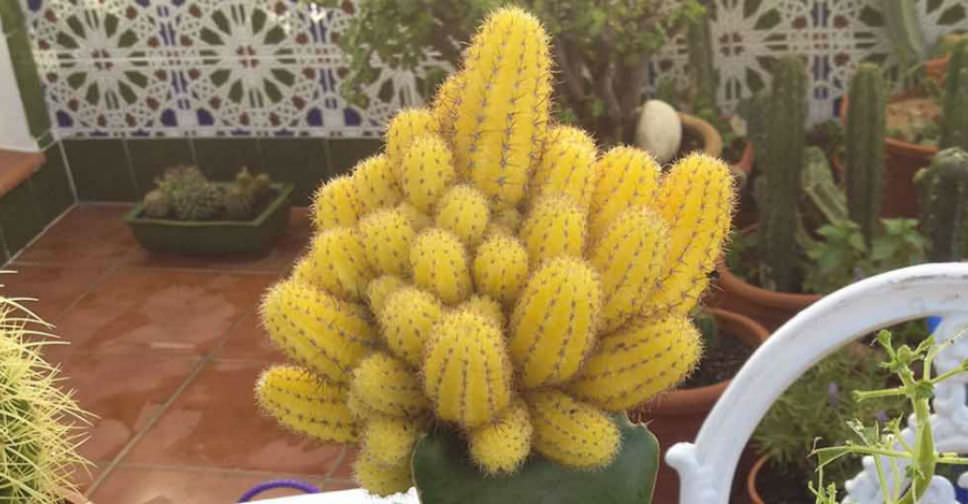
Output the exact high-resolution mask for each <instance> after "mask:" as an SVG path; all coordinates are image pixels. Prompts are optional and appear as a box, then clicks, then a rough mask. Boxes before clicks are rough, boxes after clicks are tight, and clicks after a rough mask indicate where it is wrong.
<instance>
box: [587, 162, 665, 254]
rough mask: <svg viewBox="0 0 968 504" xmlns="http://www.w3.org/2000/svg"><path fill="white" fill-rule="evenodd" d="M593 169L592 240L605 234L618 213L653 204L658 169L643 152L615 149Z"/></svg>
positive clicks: (590, 220) (659, 168)
mask: <svg viewBox="0 0 968 504" xmlns="http://www.w3.org/2000/svg"><path fill="white" fill-rule="evenodd" d="M595 169H596V171H597V172H598V175H597V177H598V184H597V185H596V186H595V191H594V193H593V194H592V205H591V215H590V216H589V224H590V226H591V230H590V235H591V237H592V241H596V240H597V239H598V237H599V236H600V235H601V233H603V232H605V230H606V229H607V228H608V225H609V224H611V223H612V220H613V219H614V218H615V217H616V216H618V214H620V213H621V212H622V210H625V209H626V208H629V207H632V206H645V207H647V206H650V205H653V204H654V199H655V197H656V191H657V190H658V187H659V173H660V170H661V167H660V166H659V164H658V163H656V162H655V160H654V159H652V156H650V155H649V154H648V153H647V152H645V151H643V150H640V149H635V148H632V147H615V148H613V149H612V150H610V151H608V152H607V153H606V154H605V155H604V156H602V159H601V160H599V162H598V164H597V165H596V167H595Z"/></svg>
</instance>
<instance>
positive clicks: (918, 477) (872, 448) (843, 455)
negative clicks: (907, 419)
mask: <svg viewBox="0 0 968 504" xmlns="http://www.w3.org/2000/svg"><path fill="white" fill-rule="evenodd" d="M877 341H878V343H879V344H880V345H881V347H882V348H883V355H884V357H885V359H884V361H883V362H882V363H881V364H880V368H881V369H883V370H886V371H889V372H890V373H891V374H893V375H894V376H895V378H896V380H897V381H898V382H900V385H899V386H895V387H890V386H888V384H886V383H882V384H880V385H877V386H875V387H872V390H855V391H854V392H853V393H852V394H851V399H852V400H853V401H856V402H857V403H858V404H862V405H871V404H878V403H880V402H881V401H885V400H888V401H903V402H907V403H908V405H909V407H910V410H911V411H913V413H914V420H913V423H910V424H909V427H910V428H912V429H913V430H914V435H913V436H912V438H911V439H913V442H907V441H905V438H904V436H902V435H901V429H902V427H901V425H902V422H903V416H901V415H898V416H895V417H894V418H893V420H890V421H888V422H880V423H871V422H869V418H868V417H864V416H862V415H858V416H853V417H848V418H846V419H844V420H842V421H841V422H840V424H841V426H840V427H841V428H846V429H847V430H848V432H845V434H848V435H845V436H843V437H840V438H838V439H840V440H841V441H840V442H842V443H843V444H840V445H836V446H824V447H820V448H817V449H815V450H813V452H812V456H813V457H814V458H815V461H816V462H815V463H816V467H817V475H818V481H819V482H818V484H817V485H813V484H812V483H811V489H812V491H813V492H814V494H815V495H816V502H817V503H823V504H827V503H833V502H836V501H837V500H836V498H837V484H836V483H831V484H826V485H825V484H824V483H823V481H824V480H825V479H828V480H833V481H844V480H845V478H844V476H843V475H842V474H839V473H835V474H834V475H833V476H832V477H829V478H828V476H830V475H831V472H832V468H834V467H837V466H838V465H840V464H843V462H844V461H845V460H850V459H851V458H853V457H856V456H868V455H869V456H874V464H875V467H876V468H877V476H878V480H879V482H880V487H881V491H882V494H883V502H884V504H913V503H915V502H919V501H920V500H921V497H922V496H923V495H924V493H925V492H926V491H927V489H928V485H929V483H930V482H931V478H932V477H933V476H934V475H935V473H936V472H937V469H938V466H939V465H964V464H968V458H963V457H957V456H954V455H952V454H946V453H939V452H938V451H937V449H936V447H935V443H934V436H933V432H932V427H931V399H932V397H934V388H935V386H936V385H938V384H939V383H941V382H943V381H945V380H947V379H950V378H951V377H953V376H955V375H958V374H961V373H963V372H965V371H968V360H965V361H963V362H962V363H961V365H960V366H958V367H956V368H955V369H952V370H950V371H948V372H946V373H943V374H941V375H938V376H933V375H932V373H933V363H934V359H935V358H936V357H937V356H938V354H939V353H940V352H941V350H943V349H944V348H945V347H946V346H947V345H950V344H951V343H952V342H953V341H954V338H952V339H949V340H948V341H946V342H945V343H942V344H937V345H936V344H935V342H934V339H933V338H931V337H929V338H927V339H925V340H924V341H922V342H921V343H920V344H919V345H917V346H916V347H915V348H911V347H910V346H908V345H901V346H899V347H897V348H895V346H894V344H893V342H892V336H891V333H890V332H888V331H881V332H880V333H879V334H878V335H877ZM902 460H903V461H905V464H906V465H907V467H906V468H905V469H904V470H902V466H901V464H899V461H902ZM902 473H903V474H904V475H905V476H906V477H908V478H909V479H910V484H904V485H901V484H900V483H901V482H900V480H901V478H900V477H899V476H900V475H901V474H902ZM887 474H891V475H893V476H894V479H893V482H894V484H891V483H890V482H889V481H888V479H887V477H886V475H887Z"/></svg>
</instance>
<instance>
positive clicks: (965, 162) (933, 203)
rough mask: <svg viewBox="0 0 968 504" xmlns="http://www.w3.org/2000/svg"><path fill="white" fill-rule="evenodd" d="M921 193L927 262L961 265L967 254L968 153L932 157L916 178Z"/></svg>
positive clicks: (954, 151)
mask: <svg viewBox="0 0 968 504" xmlns="http://www.w3.org/2000/svg"><path fill="white" fill-rule="evenodd" d="M915 181H916V182H917V184H918V186H919V188H920V191H921V227H922V229H923V230H924V233H925V235H926V236H927V238H928V240H929V241H930V243H931V254H930V259H931V260H932V261H936V262H946V261H960V260H962V259H964V258H965V255H966V254H968V153H966V152H965V151H964V150H962V149H960V148H957V147H953V148H950V149H945V150H943V151H941V152H939V153H938V154H937V155H935V156H934V159H933V160H932V161H931V165H930V166H928V167H927V168H924V169H922V170H921V171H920V172H918V174H917V176H916V177H915Z"/></svg>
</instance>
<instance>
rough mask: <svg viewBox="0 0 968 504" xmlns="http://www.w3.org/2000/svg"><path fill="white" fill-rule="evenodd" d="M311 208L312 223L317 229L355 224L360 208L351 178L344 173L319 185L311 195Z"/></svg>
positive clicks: (323, 229)
mask: <svg viewBox="0 0 968 504" xmlns="http://www.w3.org/2000/svg"><path fill="white" fill-rule="evenodd" d="M312 210H313V223H315V224H316V229H317V230H319V231H325V230H327V229H329V228H332V227H336V226H352V225H354V224H356V221H357V220H359V218H360V212H361V211H362V210H361V205H360V201H359V199H358V198H357V196H356V186H355V185H354V184H353V179H352V178H350V177H347V176H345V175H344V176H340V177H336V178H334V179H333V180H330V181H329V182H327V183H326V185H324V186H322V187H320V188H319V190H318V191H316V195H315V196H313V209H312Z"/></svg>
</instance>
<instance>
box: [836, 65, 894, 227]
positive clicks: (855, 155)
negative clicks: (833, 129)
mask: <svg viewBox="0 0 968 504" xmlns="http://www.w3.org/2000/svg"><path fill="white" fill-rule="evenodd" d="M849 106H850V110H849V111H848V112H847V138H846V144H847V210H848V215H849V217H850V220H852V221H854V222H856V223H857V224H858V225H860V228H861V232H862V233H863V235H864V240H865V241H866V242H867V244H868V246H869V245H870V244H871V241H872V240H873V239H874V235H875V233H876V232H877V226H878V223H879V222H880V216H881V202H882V200H883V198H884V136H885V130H886V128H887V116H886V109H887V84H886V83H885V82H884V78H883V77H882V76H881V70H880V67H878V66H877V65H875V64H873V63H864V64H862V65H860V66H859V67H858V68H857V73H856V74H854V78H853V80H852V81H851V83H850V104H849Z"/></svg>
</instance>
